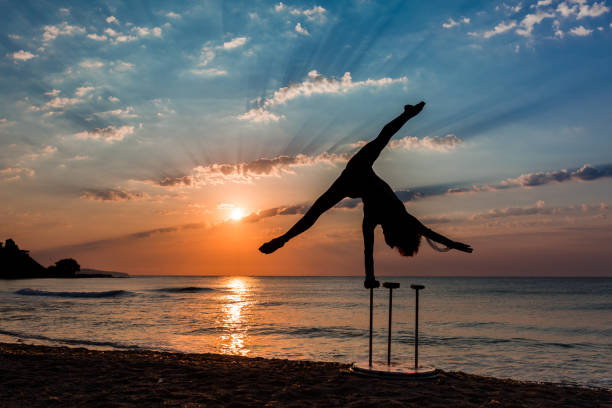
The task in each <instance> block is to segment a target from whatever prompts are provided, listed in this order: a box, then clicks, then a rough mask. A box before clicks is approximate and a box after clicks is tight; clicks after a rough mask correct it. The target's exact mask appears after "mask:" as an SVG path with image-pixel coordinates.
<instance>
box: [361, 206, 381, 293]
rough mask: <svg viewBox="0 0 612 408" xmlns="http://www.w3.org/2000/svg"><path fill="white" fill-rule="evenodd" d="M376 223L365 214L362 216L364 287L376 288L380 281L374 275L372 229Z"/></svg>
mask: <svg viewBox="0 0 612 408" xmlns="http://www.w3.org/2000/svg"><path fill="white" fill-rule="evenodd" d="M375 228H376V223H374V222H372V221H371V220H370V219H369V218H368V217H367V216H365V217H363V224H362V225H361V229H362V231H363V256H364V261H365V274H366V278H365V282H363V286H365V287H366V289H373V288H378V287H379V286H380V282H378V281H377V280H376V278H375V277H374V254H373V253H374V229H375Z"/></svg>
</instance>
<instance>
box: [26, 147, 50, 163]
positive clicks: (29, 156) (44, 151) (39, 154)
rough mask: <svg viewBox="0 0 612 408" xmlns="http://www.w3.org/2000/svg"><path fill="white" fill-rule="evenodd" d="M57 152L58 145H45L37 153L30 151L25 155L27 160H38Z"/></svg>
mask: <svg viewBox="0 0 612 408" xmlns="http://www.w3.org/2000/svg"><path fill="white" fill-rule="evenodd" d="M55 153H57V147H55V146H45V147H43V148H42V149H41V150H40V151H39V152H37V153H30V154H27V155H25V157H24V158H25V159H27V160H37V159H39V158H41V157H48V156H51V155H53V154H55Z"/></svg>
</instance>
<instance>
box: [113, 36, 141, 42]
mask: <svg viewBox="0 0 612 408" xmlns="http://www.w3.org/2000/svg"><path fill="white" fill-rule="evenodd" d="M137 39H138V37H135V36H133V35H123V34H122V35H119V36H117V37H115V39H114V40H111V41H112V42H113V43H114V44H118V43H124V42H130V41H136V40H137Z"/></svg>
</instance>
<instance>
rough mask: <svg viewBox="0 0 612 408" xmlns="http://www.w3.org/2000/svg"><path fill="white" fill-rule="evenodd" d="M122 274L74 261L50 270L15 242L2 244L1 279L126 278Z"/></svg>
mask: <svg viewBox="0 0 612 408" xmlns="http://www.w3.org/2000/svg"><path fill="white" fill-rule="evenodd" d="M127 276H128V275H127V274H126V273H121V272H108V271H98V270H95V269H83V270H81V265H79V263H78V262H77V261H76V260H74V259H72V258H65V259H60V260H59V261H57V262H56V263H55V265H51V266H49V267H48V268H45V267H44V266H42V265H41V264H39V263H38V262H36V261H35V260H34V259H33V258H32V257H31V256H30V251H26V250H23V249H19V247H18V246H17V244H16V243H15V241H13V240H12V239H10V238H9V239H7V240H6V241H5V242H4V244H3V243H2V242H0V279H36V278H125V277H127Z"/></svg>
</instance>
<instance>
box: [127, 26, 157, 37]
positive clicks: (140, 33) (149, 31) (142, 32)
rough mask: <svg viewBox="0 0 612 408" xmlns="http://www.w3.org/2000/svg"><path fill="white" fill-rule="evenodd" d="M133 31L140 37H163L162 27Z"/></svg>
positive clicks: (139, 28)
mask: <svg viewBox="0 0 612 408" xmlns="http://www.w3.org/2000/svg"><path fill="white" fill-rule="evenodd" d="M132 31H134V32H136V34H137V35H138V36H139V37H148V36H150V35H152V36H154V37H161V35H162V29H161V28H160V27H153V28H148V27H133V28H132Z"/></svg>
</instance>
